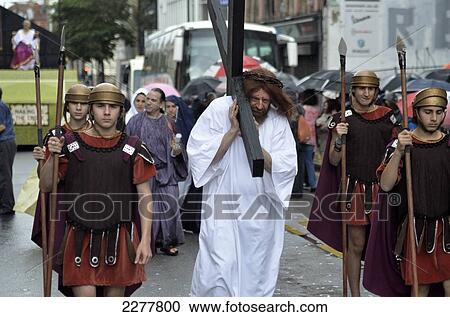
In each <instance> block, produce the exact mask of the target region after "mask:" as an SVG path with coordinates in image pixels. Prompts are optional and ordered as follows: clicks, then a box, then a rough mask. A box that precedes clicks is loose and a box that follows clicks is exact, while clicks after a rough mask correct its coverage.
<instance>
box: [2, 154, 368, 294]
mask: <svg viewBox="0 0 450 317" xmlns="http://www.w3.org/2000/svg"><path fill="white" fill-rule="evenodd" d="M32 168H35V163H34V162H33V159H32V158H31V153H30V152H19V153H18V154H17V156H16V160H15V164H14V188H15V194H16V197H17V194H18V192H19V190H20V187H21V185H22V184H23V182H24V181H25V179H26V177H27V176H28V175H29V173H30V172H31V169H32ZM302 203H303V207H302V208H300V209H299V211H298V214H295V215H293V216H292V217H293V218H294V219H293V220H289V221H287V222H286V228H287V231H286V234H285V243H284V248H283V253H282V257H281V265H280V273H279V276H278V284H277V288H276V291H275V296H340V295H341V281H340V278H341V260H340V259H339V258H338V257H336V256H335V255H333V254H331V253H329V252H327V251H325V250H323V249H321V244H320V242H319V241H317V240H316V239H315V238H314V237H313V236H311V235H306V236H303V237H301V236H300V235H304V234H306V233H307V232H306V229H305V228H304V226H302V225H301V223H303V224H304V221H305V219H306V217H307V215H308V210H309V209H308V206H309V203H308V201H303V202H302ZM299 221H300V224H299ZM32 224H33V217H31V216H30V215H28V214H23V213H16V215H12V216H0V252H1V254H2V256H1V257H0V285H2V287H1V288H0V296H41V294H42V268H41V266H40V263H41V257H42V255H41V252H40V250H41V249H40V248H38V247H37V246H36V245H35V244H34V243H33V242H32V241H31V240H30V235H31V228H32ZM197 239H198V237H197V235H194V234H190V233H186V243H185V244H184V245H182V246H180V248H179V250H180V253H179V255H178V256H176V257H171V256H166V255H161V254H157V255H156V256H155V257H154V258H153V259H152V260H151V261H150V263H149V264H148V265H147V266H146V272H147V278H148V281H147V282H146V283H144V285H143V287H141V288H140V289H139V290H138V291H137V292H136V293H135V294H134V296H189V289H190V284H191V277H192V271H193V267H194V262H195V258H196V255H197V250H198V242H197ZM56 283H57V275H56V274H54V275H53V290H52V294H53V296H61V294H60V293H59V292H58V290H57V287H56V286H57V285H56ZM365 295H366V296H367V295H368V293H367V292H366V293H365Z"/></svg>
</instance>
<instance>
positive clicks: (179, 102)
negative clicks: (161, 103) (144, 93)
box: [165, 95, 194, 147]
mask: <svg viewBox="0 0 450 317" xmlns="http://www.w3.org/2000/svg"><path fill="white" fill-rule="evenodd" d="M165 107H166V109H165V110H166V115H168V116H169V117H170V118H172V119H173V120H174V121H175V124H176V130H177V132H178V133H181V135H182V138H181V142H183V144H184V146H185V147H186V144H187V140H188V139H189V135H190V134H191V130H192V127H193V126H194V114H193V113H192V109H191V108H189V107H188V105H187V104H186V102H185V101H184V100H183V98H180V97H177V96H174V95H171V96H168V97H167V98H166V106H165Z"/></svg>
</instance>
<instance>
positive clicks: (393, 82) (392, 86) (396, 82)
mask: <svg viewBox="0 0 450 317" xmlns="http://www.w3.org/2000/svg"><path fill="white" fill-rule="evenodd" d="M418 78H420V76H419V75H416V74H408V75H407V76H406V82H410V81H411V80H414V79H418ZM401 84H402V81H401V78H400V74H396V75H392V76H388V77H385V78H383V79H382V80H381V81H380V90H382V91H394V90H397V89H398V88H399V87H400V86H401Z"/></svg>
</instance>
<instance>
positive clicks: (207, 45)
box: [187, 29, 220, 79]
mask: <svg viewBox="0 0 450 317" xmlns="http://www.w3.org/2000/svg"><path fill="white" fill-rule="evenodd" d="M189 33H190V34H189V35H190V40H189V46H188V52H187V54H188V55H189V58H190V64H189V66H188V68H187V73H188V76H189V78H191V79H193V78H197V77H200V76H202V75H203V74H204V73H205V72H206V71H207V70H208V68H209V67H210V66H211V65H212V64H214V63H215V62H217V61H218V60H219V59H220V54H219V49H218V48H217V44H216V39H215V37H214V32H213V30H212V29H198V30H193V31H189ZM212 43H213V44H214V45H211V44H212Z"/></svg>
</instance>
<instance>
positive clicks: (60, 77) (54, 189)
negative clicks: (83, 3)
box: [47, 26, 65, 296]
mask: <svg viewBox="0 0 450 317" xmlns="http://www.w3.org/2000/svg"><path fill="white" fill-rule="evenodd" d="M64 39H65V38H64V26H63V27H62V31H61V49H60V51H59V61H58V64H59V65H58V92H57V99H56V120H55V131H56V136H58V137H60V136H61V113H62V97H63V88H64V87H63V85H64V65H65V53H64V51H65V48H64ZM58 168H59V155H55V154H53V175H52V195H51V199H50V201H51V209H50V210H51V213H50V230H49V242H48V261H47V263H48V269H47V270H48V271H47V272H48V274H47V287H48V288H49V296H50V295H51V286H52V269H53V254H54V252H53V251H54V246H55V221H56V207H57V193H58Z"/></svg>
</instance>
